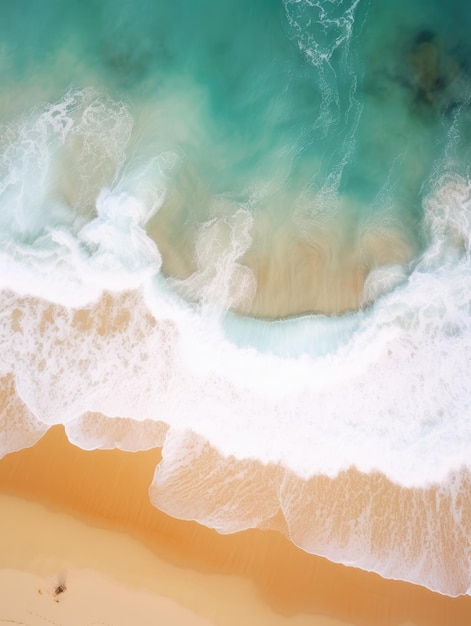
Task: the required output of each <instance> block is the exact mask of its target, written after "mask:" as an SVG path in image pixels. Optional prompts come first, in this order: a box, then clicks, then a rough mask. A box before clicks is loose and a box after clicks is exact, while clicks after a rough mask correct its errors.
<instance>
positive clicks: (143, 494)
mask: <svg viewBox="0 0 471 626" xmlns="http://www.w3.org/2000/svg"><path fill="white" fill-rule="evenodd" d="M159 458H160V452H159V450H157V449H154V450H150V451H145V452H133V453H127V452H121V451H119V450H94V451H84V450H81V449H80V448H77V447H75V446H73V445H72V444H70V443H69V442H68V441H67V439H66V437H65V434H64V431H63V429H62V427H58V426H56V427H53V428H51V429H50V430H49V431H48V432H47V433H46V435H45V436H44V437H43V438H42V439H41V440H40V441H39V442H38V443H37V444H36V445H35V446H33V447H32V448H27V449H24V450H21V451H19V452H15V453H12V454H9V455H7V456H6V457H4V458H3V459H2V460H1V461H0V493H1V494H4V495H7V496H16V497H17V498H20V499H22V500H26V501H29V502H31V501H33V502H36V503H37V502H40V503H41V504H42V505H43V507H44V506H45V507H47V509H49V511H48V515H53V514H54V515H58V514H61V515H64V514H65V515H68V516H72V517H73V518H76V521H75V522H74V523H78V521H80V522H81V523H83V524H85V525H86V526H87V527H88V528H90V526H91V527H93V528H94V529H95V530H97V531H98V530H99V532H101V533H105V534H106V535H107V536H110V534H113V533H114V534H116V533H118V534H121V535H122V534H123V533H124V534H125V535H127V536H128V537H126V538H127V539H129V536H130V538H131V539H132V541H134V542H136V544H137V545H139V546H140V548H139V549H142V550H145V551H146V552H147V553H148V555H150V556H152V558H153V559H159V560H160V561H161V562H165V564H166V566H167V567H173V568H175V567H176V568H178V571H179V574H178V576H177V577H176V579H175V581H174V584H172V583H170V584H168V585H166V588H165V593H166V594H167V595H168V597H170V598H172V594H177V595H178V594H180V595H179V597H178V599H176V598H173V600H174V601H176V602H177V603H179V604H181V605H182V606H184V607H185V609H187V610H190V611H193V612H196V614H197V615H198V617H201V618H205V619H210V620H211V618H212V619H213V620H214V618H215V617H216V620H217V621H212V622H211V621H210V623H214V624H217V625H219V624H228V625H231V626H232V624H233V625H234V626H236V625H237V624H239V623H247V624H251V623H253V624H254V626H255V625H258V624H263V623H264V622H263V621H261V619H262V614H263V613H264V611H265V617H266V619H267V620H268V621H267V622H266V623H267V624H275V623H278V621H277V620H279V622H280V624H282V623H285V622H286V623H293V624H294V623H296V624H298V623H299V624H300V625H301V624H313V625H314V624H319V625H323V624H330V623H332V624H335V623H343V624H355V626H383V625H384V626H386V625H392V624H397V625H401V626H403V625H404V624H408V625H410V624H414V625H416V626H444V625H445V624H450V625H451V624H452V625H453V626H461V625H462V626H465V625H466V624H468V623H469V619H470V617H471V598H470V597H468V596H459V597H457V598H451V597H449V596H443V595H440V594H437V593H433V592H431V591H429V590H427V589H425V588H423V587H419V586H415V585H412V584H410V583H406V582H402V581H393V580H386V579H383V578H381V577H380V576H379V575H377V574H373V573H368V572H365V571H363V570H360V569H355V568H352V567H346V566H343V565H339V564H334V563H331V562H330V561H328V560H327V559H323V558H321V557H316V556H313V555H309V554H307V553H305V552H303V551H301V550H299V549H298V548H296V547H295V546H294V545H293V544H291V543H290V542H289V541H288V540H287V539H286V538H285V537H284V536H282V535H281V534H280V533H278V532H276V531H269V530H258V529H254V530H248V531H244V532H241V533H237V534H234V535H224V536H223V535H219V534H218V533H217V532H216V531H213V530H211V529H208V528H205V527H203V526H200V525H198V524H196V523H195V522H184V521H181V520H177V519H173V518H170V517H168V516H167V515H165V514H163V513H161V512H160V511H158V510H157V509H155V508H154V507H153V506H152V505H151V504H150V501H149V498H148V494H147V490H148V488H149V485H150V483H151V480H152V476H153V472H154V469H155V465H156V463H157V462H158V461H159ZM31 506H32V505H31ZM54 512H55V513H54ZM17 517H18V516H17ZM20 517H21V516H20ZM26 521H28V522H29V518H28V520H23V522H22V523H26ZM2 534H3V535H4V536H6V535H5V533H2ZM103 536H105V535H103ZM79 543H80V542H79ZM7 544H8V542H7ZM8 545H9V544H8ZM8 545H7V546H6V547H7V548H8ZM92 554H93V552H92ZM7 555H8V550H7V552H5V551H3V556H2V557H1V559H2V560H1V567H2V568H5V566H7V567H10V568H11V566H12V562H8V563H7ZM98 561H99V559H98ZM17 562H18V561H17ZM83 566H86V562H85V564H82V567H83ZM89 567H90V563H89ZM100 568H102V569H104V570H105V571H107V572H108V574H109V575H111V576H112V577H114V578H116V579H118V580H119V582H120V584H125V585H130V586H136V584H137V586H138V587H142V588H143V589H147V590H148V591H149V590H150V591H151V592H153V593H158V592H159V589H160V593H161V592H162V581H159V582H158V584H157V586H156V581H157V578H156V577H155V574H154V573H150V574H149V575H148V576H147V578H146V580H145V581H144V580H143V578H142V575H141V576H139V575H138V576H137V578H136V571H137V572H139V568H137V570H136V571H134V572H132V571H130V570H129V569H128V568H127V567H125V566H123V565H122V564H121V565H119V564H116V563H115V564H114V565H113V564H110V563H107V562H106V559H102V561H101V562H100V565H99V566H98V565H95V569H98V570H99V569H100ZM113 568H114V569H113ZM20 569H21V568H20ZM92 569H94V567H92ZM182 572H185V573H186V574H187V575H191V576H192V575H195V576H196V577H202V578H200V584H201V585H203V587H206V586H207V587H208V590H209V589H213V591H212V592H210V591H208V595H207V596H206V599H202V598H201V594H199V595H198V594H197V597H190V596H191V594H187V597H185V594H184V593H183V597H180V596H182V593H181V591H182V589H181V583H180V582H179V580H180V579H179V576H181V575H182ZM189 572H190V573H189ZM216 579H217V580H216ZM201 581H204V582H201ZM228 581H229V583H230V584H229V583H228ZM193 584H195V583H193ZM159 585H160V588H159ZM190 586H191V585H190ZM217 589H219V591H217V593H214V591H215V590H217ZM221 589H225V591H224V592H223V593H222V592H221ZM248 590H249V593H247V591H248ZM250 590H251V591H250ZM221 593H222V595H221ZM251 596H252V597H251ZM211 598H212V599H211ZM222 598H224V601H223V602H222V600H221V599H222ZM203 600H204V601H203ZM216 600H217V602H216V604H215V601H216ZM218 602H219V604H218ZM185 603H186V605H185ZM215 606H219V609H217V610H216V615H215ZM241 606H244V607H245V609H244V610H246V611H248V613H247V612H246V614H245V616H242V615H240V614H239V615H238V616H237V611H240V610H242V609H241ZM234 615H236V616H237V617H236V621H234V620H233V617H234ZM255 615H257V617H256V621H250V620H251V618H252V617H253V616H255ZM268 616H269V617H268ZM321 616H323V617H321ZM241 619H243V620H245V621H244V622H240V620H241ZM237 620H239V621H237ZM293 620H294V621H293ZM319 620H321V621H319ZM322 620H324V621H322ZM332 620H334V621H333V622H332ZM335 620H336V621H335Z"/></svg>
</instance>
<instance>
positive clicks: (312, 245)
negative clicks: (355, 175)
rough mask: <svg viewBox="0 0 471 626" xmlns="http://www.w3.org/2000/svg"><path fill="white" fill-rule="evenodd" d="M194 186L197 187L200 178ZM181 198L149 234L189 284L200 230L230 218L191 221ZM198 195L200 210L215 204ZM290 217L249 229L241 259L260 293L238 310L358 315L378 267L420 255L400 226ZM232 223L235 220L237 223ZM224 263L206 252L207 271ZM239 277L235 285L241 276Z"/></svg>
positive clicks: (171, 272) (173, 273) (261, 220)
mask: <svg viewBox="0 0 471 626" xmlns="http://www.w3.org/2000/svg"><path fill="white" fill-rule="evenodd" d="M194 185H195V186H196V187H198V185H197V183H196V180H195V181H194ZM175 196H176V194H175V193H173V194H169V198H167V199H166V202H165V203H164V206H163V207H162V208H161V209H160V210H159V212H158V213H157V214H156V216H155V217H154V218H153V219H152V220H151V222H150V224H149V226H148V233H149V235H150V237H152V239H154V240H155V241H156V243H157V246H158V248H159V251H160V253H161V254H162V262H163V265H162V271H163V273H164V274H165V275H166V276H168V277H171V278H176V279H178V280H179V281H188V280H189V277H190V276H191V275H192V274H193V273H194V272H197V271H198V263H197V261H196V256H197V255H196V251H195V241H196V239H197V237H198V232H199V231H198V229H199V228H201V225H202V224H203V223H205V221H206V222H207V221H208V220H209V219H210V218H213V219H215V220H217V219H219V220H220V221H221V222H222V223H223V224H225V220H226V219H227V218H225V217H221V216H220V215H219V214H218V213H217V211H216V210H214V211H213V212H212V214H211V215H210V216H209V215H208V214H206V215H204V214H201V215H196V214H195V215H194V216H193V217H194V219H193V220H192V221H191V224H188V223H187V221H185V218H184V212H183V211H184V207H185V206H186V204H185V202H184V200H183V199H182V198H181V197H180V196H177V197H175ZM200 196H201V198H200V201H201V203H202V205H203V206H208V202H210V200H209V199H207V198H206V199H205V200H206V203H205V202H204V200H203V199H202V197H203V196H204V193H203V192H202V191H200V194H199V196H198V197H200ZM187 202H188V201H187ZM279 202H282V201H279ZM286 202H291V203H292V202H293V199H292V198H291V199H289V200H288V199H286ZM195 211H196V209H195ZM285 213H286V211H282V210H281V209H278V211H277V210H275V211H274V212H273V213H270V214H269V216H267V215H266V214H264V213H263V212H262V213H261V214H260V215H258V214H256V215H255V218H254V223H253V225H252V227H251V228H250V230H249V233H250V237H251V238H252V244H251V245H250V247H249V249H248V250H247V251H246V252H245V254H243V255H242V256H241V258H240V259H239V261H240V264H241V265H242V267H244V268H245V269H247V268H248V269H249V270H250V271H251V273H252V275H253V277H254V279H255V281H256V288H255V294H254V295H253V297H252V294H248V295H247V301H242V302H239V301H237V298H235V302H234V303H233V305H232V308H233V309H235V310H236V311H238V312H240V313H243V314H244V315H250V316H253V317H260V318H280V317H285V316H290V315H297V314H303V313H313V312H316V313H326V314H340V313H344V312H346V311H352V310H356V309H358V307H360V306H361V305H362V302H363V288H364V285H365V280H366V278H367V277H368V275H369V273H370V272H371V271H372V270H373V269H375V268H378V267H384V266H390V265H396V264H399V265H402V264H405V263H407V262H408V261H409V260H410V259H411V258H412V257H413V256H414V253H415V252H416V251H415V250H414V244H413V242H412V241H410V240H409V239H408V238H407V236H406V234H405V233H404V232H400V231H399V230H398V229H396V228H392V227H388V228H386V227H385V226H384V225H381V224H377V225H374V224H371V225H370V226H369V227H368V228H367V229H365V230H364V232H361V231H359V232H356V230H355V229H356V227H355V225H353V224H349V223H348V222H347V221H342V220H340V219H338V218H334V217H325V216H324V217H323V218H320V219H315V218H314V217H312V216H311V217H309V215H300V216H297V217H296V218H295V219H285V220H282V219H281V218H280V217H279V216H280V215H283V214H285ZM277 215H278V218H277ZM227 221H228V222H229V223H231V218H229V219H228V220H227ZM226 230H228V228H227V224H226ZM220 231H222V232H218V241H219V242H220V243H221V248H223V249H225V250H226V254H227V251H228V250H230V244H229V240H230V236H228V234H227V233H226V237H225V236H224V227H221V229H220ZM217 249H218V250H219V248H217ZM222 258H223V256H221V258H219V257H217V255H216V256H214V257H213V258H211V255H208V258H206V259H205V264H204V265H205V267H206V268H209V267H210V266H211V265H212V264H214V265H215V266H217V265H218V264H220V262H221V259H222ZM239 269H240V268H239ZM239 274H240V272H239ZM212 277H213V272H211V271H210V270H207V271H206V275H205V276H204V279H205V281H206V284H205V287H207V286H208V283H209V282H210V281H211V278H212ZM193 278H194V276H193ZM233 278H234V283H237V280H238V277H237V276H236V275H234V277H233ZM226 281H227V276H226ZM193 282H194V281H193ZM234 288H235V285H234ZM178 289H180V291H181V293H182V294H183V295H184V297H186V298H187V299H194V300H198V299H199V298H198V294H197V293H194V292H193V293H192V292H188V290H185V284H184V285H183V287H181V286H180V285H178V286H177V290H178ZM203 291H204V289H203V287H201V292H203Z"/></svg>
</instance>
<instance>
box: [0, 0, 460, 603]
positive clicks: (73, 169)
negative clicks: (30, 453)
mask: <svg viewBox="0 0 471 626" xmlns="http://www.w3.org/2000/svg"><path fill="white" fill-rule="evenodd" d="M470 22H471V11H469V9H468V7H467V5H466V4H465V3H464V2H461V1H460V2H458V1H457V0H452V1H451V2H448V3H445V2H438V1H435V2H430V1H425V0H409V1H408V2H406V1H405V0H399V1H397V2H395V3H394V4H392V3H391V2H386V1H385V0H348V1H347V0H338V1H333V0H317V1H315V0H221V1H218V2H216V1H215V0H213V1H210V0H192V1H190V0H174V1H173V2H163V1H157V0H154V1H152V2H151V1H150V0H146V1H144V0H133V1H132V2H131V1H121V2H117V1H116V0H115V1H111V0H109V1H107V0H82V1H79V0H75V1H73V0H70V1H69V2H67V3H65V2H62V1H60V0H56V1H53V0H42V1H41V2H35V1H34V0H20V1H19V2H17V3H15V4H7V3H6V2H3V3H1V5H0V42H1V43H0V84H1V85H2V91H1V93H0V117H1V126H0V154H1V157H0V287H1V288H2V291H1V293H0V297H1V301H2V306H1V308H0V310H1V314H0V347H1V350H0V379H1V380H0V384H2V385H3V384H5V386H6V387H5V388H6V389H7V392H5V393H8V394H10V395H11V396H12V398H13V397H14V399H12V400H11V402H9V403H7V404H6V405H5V406H6V408H5V411H4V415H3V414H2V415H1V416H0V418H1V419H2V420H3V421H1V422H0V423H1V424H2V428H1V429H0V451H1V453H2V454H6V453H7V452H11V451H12V450H14V449H18V448H19V447H22V446H26V445H33V444H34V442H35V441H36V440H37V439H38V438H39V437H40V436H41V435H42V434H43V433H44V432H45V431H46V430H47V429H48V428H49V427H50V426H51V425H52V424H56V423H62V424H64V426H65V428H66V432H67V434H68V436H69V438H70V440H71V441H73V442H74V443H76V444H77V445H80V446H82V447H83V448H85V449H91V448H97V447H98V448H99V447H102V448H110V447H111V448H112V447H120V448H123V449H127V450H137V449H143V448H146V447H152V446H156V445H159V446H163V461H162V463H161V464H160V465H159V467H158V468H157V470H156V474H155V477H154V481H153V485H152V489H151V498H152V501H153V502H154V504H156V506H159V507H160V508H162V509H163V510H165V511H166V512H168V513H169V514H171V515H174V516H177V517H181V518H183V519H196V520H197V521H199V522H201V523H203V524H206V525H208V526H211V527H214V528H217V529H218V531H220V532H223V533H224V532H233V531H236V530H241V529H243V528H247V527H253V526H261V527H266V525H267V524H269V523H270V519H271V518H272V517H273V516H275V515H278V513H279V512H280V511H281V512H282V514H283V516H284V519H285V521H286V527H287V528H288V529H289V536H290V539H291V540H292V541H294V542H295V543H296V544H297V545H298V546H300V547H302V548H303V549H305V550H307V551H309V552H314V553H317V554H322V555H324V556H327V557H328V558H331V559H333V560H336V561H340V562H343V563H347V564H351V563H355V565H357V566H359V567H363V568H365V569H370V570H371V569H373V570H374V571H377V572H379V573H381V574H382V575H384V576H388V577H392V578H402V579H405V580H410V581H413V582H415V583H418V584H422V585H425V586H428V587H429V588H431V589H435V590H438V591H441V592H442V593H448V594H450V595H456V594H458V593H469V589H470V588H471V570H470V568H469V563H470V562H471V561H470V557H469V555H470V554H471V540H470V537H471V518H470V516H469V507H468V505H467V502H468V501H469V494H470V493H471V486H470V484H471V482H470V478H469V476H470V468H469V459H470V458H471V429H470V427H469V417H470V416H471V392H470V386H469V374H470V363H471V315H470V308H469V302H470V285H471V282H470V281H471V256H470V250H471V236H470V233H471V200H470V198H471V193H470V190H471V176H470V171H469V167H470V163H471V159H470V157H471V108H470V104H471V44H470V43H469V31H470V26H471V23H470ZM104 294H107V295H104ZM78 309H81V310H80V311H79V310H78ZM5 381H6V382H5ZM64 390H66V392H64ZM11 407H15V409H14V411H13V409H12V408H11ZM13 413H14V417H11V415H13ZM99 414H101V415H103V416H105V417H103V418H102V417H100V415H99ZM120 417H127V418H130V419H129V420H128V421H127V422H125V423H124V425H122V423H121V422H120V420H119V419H118V418H120ZM213 450H216V451H217V453H218V454H216V453H214V455H213V452H211V451H213ZM218 455H219V456H218ZM207 456H208V457H210V459H209V461H208V463H210V465H209V466H210V467H211V471H209V472H208V475H205V474H204V473H203V474H202V473H201V472H198V471H196V472H195V471H194V470H193V468H194V467H198V466H201V467H203V466H204V467H206V465H205V463H206V460H205V459H206V458H207ZM248 461H250V462H254V463H256V464H258V465H257V467H258V468H259V471H258V470H257V472H258V473H257V472H255V473H253V472H252V470H251V469H250V467H251V466H248V465H246V463H247V462H248ZM202 463H203V465H201V464H202ZM199 464H200V465H199ZM209 466H208V467H209ZM247 467H249V469H247ZM352 467H355V468H356V469H358V470H359V471H360V472H362V473H363V474H365V475H367V476H373V478H372V481H373V483H374V476H375V475H376V474H375V473H377V472H380V473H381V474H383V475H384V476H386V477H387V478H388V480H390V481H392V482H393V483H395V484H396V485H399V486H401V488H402V491H401V492H400V493H401V494H402V495H401V496H400V497H399V500H398V502H397V510H398V511H400V514H398V516H397V519H395V518H394V519H388V520H387V524H388V526H387V527H388V532H387V533H386V534H387V535H388V536H387V538H386V539H385V540H384V542H383V543H382V544H381V545H379V544H378V542H377V541H376V539H375V537H377V536H378V535H377V531H378V532H379V533H380V535H381V536H382V535H383V534H384V533H385V531H384V529H383V527H382V524H383V521H384V520H378V519H377V518H376V517H375V515H374V513H373V512H374V511H375V510H382V508H381V507H382V505H381V502H382V501H381V498H382V495H381V494H380V493H378V492H377V491H375V488H374V484H373V487H371V489H370V488H369V487H368V484H369V483H368V484H367V483H365V484H367V486H366V487H365V491H364V493H362V497H361V502H362V504H361V505H358V506H356V505H355V506H352V507H350V508H349V507H344V505H343V499H342V498H340V499H339V500H338V501H337V500H335V501H332V498H330V496H329V494H328V493H327V495H326V494H323V495H322V494H320V495H319V499H316V498H314V497H313V496H312V494H311V495H309V494H310V492H309V489H308V487H307V486H306V485H308V481H309V480H310V479H311V478H313V477H318V476H328V477H331V478H334V477H336V476H338V475H339V473H340V472H342V471H344V470H348V469H349V468H352ZM208 480H209V483H208ZM211 481H213V482H211ZM296 481H298V482H296ZM303 481H304V482H303ZM301 483H302V486H300V484H301ZM208 484H209V487H208ZM437 485H438V486H437ZM432 486H433V488H434V489H437V490H438V493H439V496H440V498H442V497H443V498H444V499H446V502H447V503H448V504H447V510H450V511H451V513H450V516H449V517H446V516H443V515H440V514H439V508H437V507H438V505H437V507H436V508H433V507H431V508H430V507H428V504H427V502H428V500H427V494H428V491H427V489H431V488H432ZM369 489H370V490H369ZM414 489H415V490H417V493H418V494H419V495H417V499H418V504H417V507H416V508H414V515H415V518H414V519H415V521H416V527H417V528H425V527H426V528H427V532H424V533H422V532H419V533H415V534H414V532H415V531H414V530H413V528H412V526H409V525H404V524H401V522H400V520H401V519H409V518H410V516H411V512H410V508H408V507H410V501H409V500H408V494H409V493H410V491H411V490H414ZM420 490H422V491H420ZM208 493H211V494H213V496H214V497H213V498H210V497H209V496H208ZM422 493H423V494H425V495H424V496H423V498H422V495H420V494H422ZM214 494H216V495H217V497H216V495H214ZM247 494H255V495H254V496H253V497H248V496H247ZM434 497H435V496H434ZM437 497H438V496H437ZM434 501H435V500H434ZM443 501H445V500H443ZM221 502H222V504H221ZM378 502H379V504H378ZM408 503H409V504H408ZM427 507H428V508H427ZM437 511H438V512H437ZM332 516H333V517H332ZM334 518H335V520H336V521H335V524H333V523H331V522H332V519H334ZM339 520H341V523H340V526H339V525H338V521H339ZM417 520H419V521H417ZM419 522H420V523H419ZM378 525H379V526H378ZM336 528H340V530H339V533H340V535H341V536H340V535H338V536H337V535H336ZM375 529H376V530H375ZM378 529H379V530H378ZM443 537H446V541H445V540H444V539H443ZM450 545H451V546H453V550H452V552H453V555H452V556H450V550H449V547H450ZM417 546H418V547H417ZM418 554H419V557H420V558H419V557H418V556H417V555H418Z"/></svg>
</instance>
